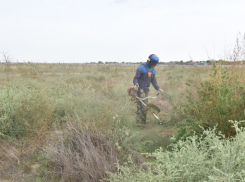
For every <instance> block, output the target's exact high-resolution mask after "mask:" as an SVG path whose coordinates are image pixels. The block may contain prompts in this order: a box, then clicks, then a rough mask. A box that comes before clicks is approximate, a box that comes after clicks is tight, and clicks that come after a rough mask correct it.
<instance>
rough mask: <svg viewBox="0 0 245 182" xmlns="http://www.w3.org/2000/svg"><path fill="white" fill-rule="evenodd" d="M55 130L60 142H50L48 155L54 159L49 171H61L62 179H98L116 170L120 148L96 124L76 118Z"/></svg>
mask: <svg viewBox="0 0 245 182" xmlns="http://www.w3.org/2000/svg"><path fill="white" fill-rule="evenodd" d="M56 134H57V138H56V139H57V140H59V142H57V141H55V140H53V142H50V144H49V147H48V148H47V150H46V157H47V158H48V160H49V161H50V162H52V167H51V170H52V171H50V172H51V173H52V174H58V176H60V181H68V180H71V179H72V180H73V181H91V182H97V181H99V180H100V179H103V178H105V177H106V176H107V172H115V171H116V166H115V163H117V159H118V157H119V152H118V151H116V150H115V149H114V148H113V147H112V146H111V144H110V142H109V141H108V139H107V138H106V137H105V136H104V135H103V134H102V133H100V132H99V131H98V130H97V129H96V128H93V129H92V130H89V129H88V127H87V126H86V125H82V124H80V122H73V123H68V124H67V128H66V130H65V131H64V132H61V131H59V132H56Z"/></svg>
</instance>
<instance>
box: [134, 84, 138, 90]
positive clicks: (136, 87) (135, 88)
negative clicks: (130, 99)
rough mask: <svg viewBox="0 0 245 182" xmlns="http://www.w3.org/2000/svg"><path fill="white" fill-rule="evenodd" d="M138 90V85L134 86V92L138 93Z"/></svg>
mask: <svg viewBox="0 0 245 182" xmlns="http://www.w3.org/2000/svg"><path fill="white" fill-rule="evenodd" d="M138 89H139V85H138V84H136V85H134V90H135V91H136V92H137V91H138Z"/></svg>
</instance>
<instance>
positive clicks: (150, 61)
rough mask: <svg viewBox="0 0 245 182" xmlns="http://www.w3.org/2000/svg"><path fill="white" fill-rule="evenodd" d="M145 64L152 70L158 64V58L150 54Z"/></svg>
mask: <svg viewBox="0 0 245 182" xmlns="http://www.w3.org/2000/svg"><path fill="white" fill-rule="evenodd" d="M147 62H148V64H149V66H150V67H151V68H154V67H155V66H156V65H157V63H158V62H159V58H158V57H157V56H156V55H155V54H151V55H150V56H149V57H148V60H147Z"/></svg>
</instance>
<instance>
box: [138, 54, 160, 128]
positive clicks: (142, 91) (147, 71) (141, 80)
mask: <svg viewBox="0 0 245 182" xmlns="http://www.w3.org/2000/svg"><path fill="white" fill-rule="evenodd" d="M158 62H159V58H158V57H157V56H156V55H155V54H151V55H150V56H149V57H148V59H147V62H146V63H145V64H141V65H140V66H139V67H138V68H137V71H136V74H135V76H134V79H133V83H134V90H135V91H136V92H137V96H138V97H139V98H145V97H148V93H149V87H150V84H151V83H152V85H153V87H154V88H155V89H156V90H157V91H158V92H159V93H161V92H163V90H162V89H161V88H160V87H159V86H158V83H157V79H156V71H155V69H154V68H155V66H156V65H157V63H158ZM143 102H144V103H145V104H147V103H148V99H145V100H143ZM146 113H147V111H146V109H145V107H144V105H143V104H142V103H141V102H140V101H138V102H137V117H136V122H137V123H143V124H145V123H146Z"/></svg>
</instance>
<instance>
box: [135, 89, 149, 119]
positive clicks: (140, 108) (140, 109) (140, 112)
mask: <svg viewBox="0 0 245 182" xmlns="http://www.w3.org/2000/svg"><path fill="white" fill-rule="evenodd" d="M148 93H149V90H143V89H139V90H138V92H137V96H138V97H139V98H145V97H148ZM143 102H144V103H145V104H147V103H148V99H145V100H143ZM146 114H147V110H146V108H145V106H144V105H143V104H142V103H141V101H138V102H137V118H136V122H137V123H144V124H145V123H146Z"/></svg>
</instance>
